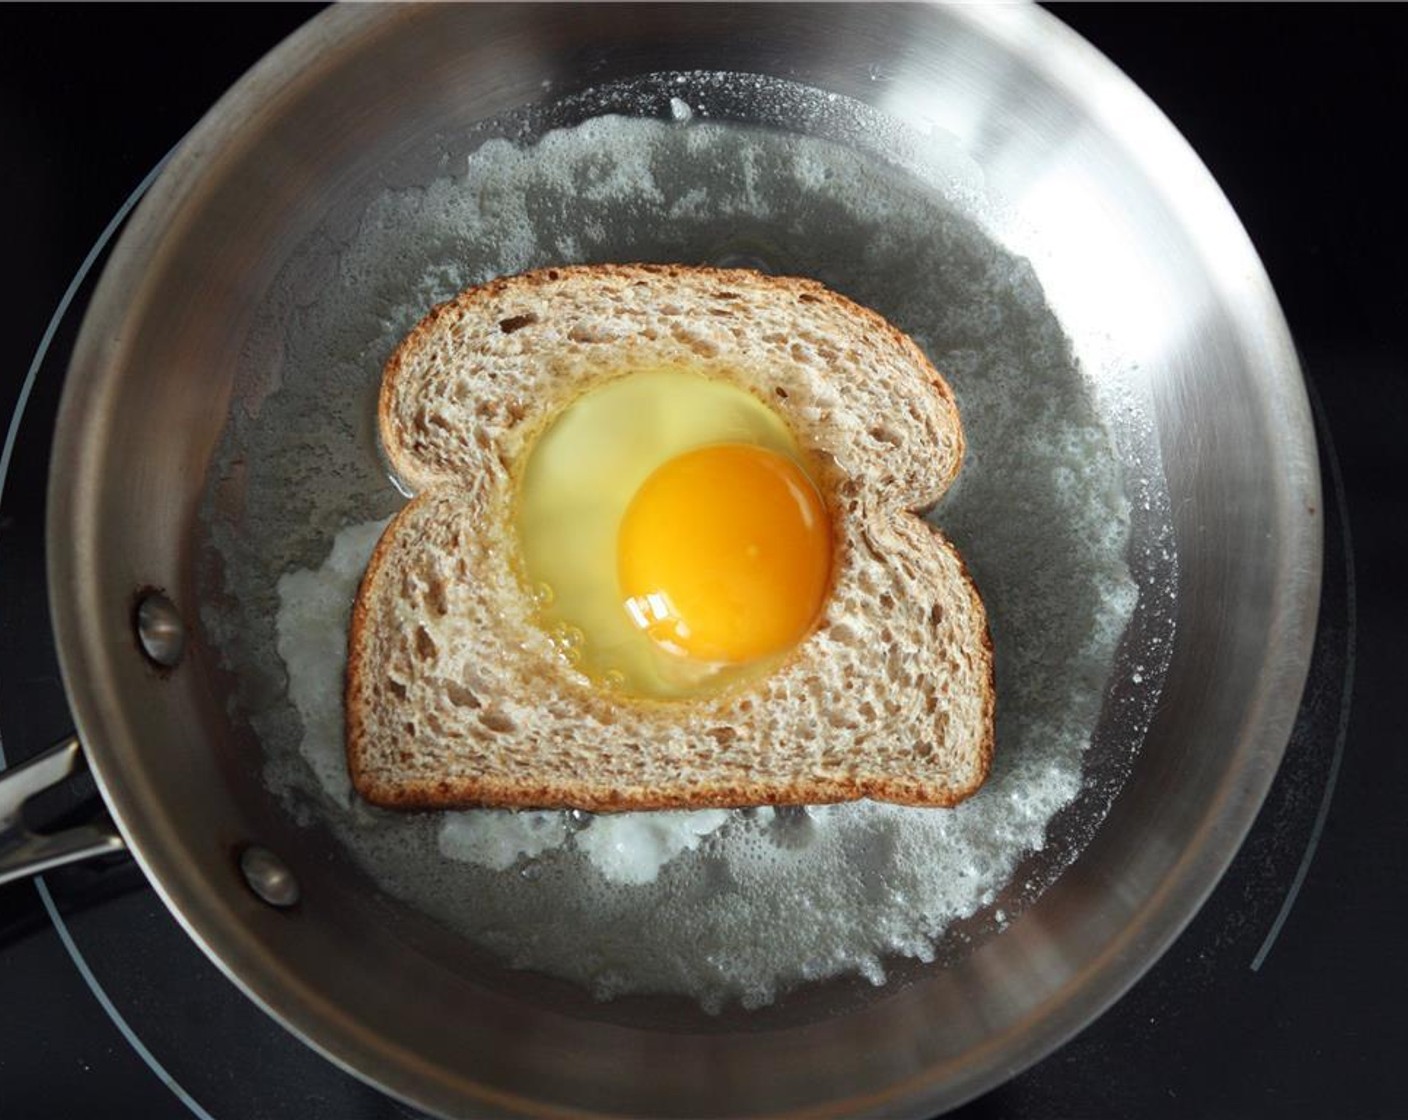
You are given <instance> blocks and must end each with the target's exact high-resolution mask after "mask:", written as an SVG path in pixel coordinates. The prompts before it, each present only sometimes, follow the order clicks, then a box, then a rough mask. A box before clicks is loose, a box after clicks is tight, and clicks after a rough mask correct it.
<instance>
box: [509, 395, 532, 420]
mask: <svg viewBox="0 0 1408 1120" xmlns="http://www.w3.org/2000/svg"><path fill="white" fill-rule="evenodd" d="M527 415H528V406H527V405H526V404H524V403H523V400H522V398H520V397H514V398H513V399H512V400H510V401H509V402H508V420H509V424H510V425H513V424H520V423H522V422H523V418H524V417H525V416H527Z"/></svg>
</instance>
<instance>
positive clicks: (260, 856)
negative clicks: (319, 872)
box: [240, 844, 298, 907]
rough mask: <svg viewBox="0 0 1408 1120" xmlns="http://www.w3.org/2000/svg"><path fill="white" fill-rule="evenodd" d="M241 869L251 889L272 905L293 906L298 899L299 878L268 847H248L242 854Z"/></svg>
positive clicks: (253, 845) (256, 845)
mask: <svg viewBox="0 0 1408 1120" xmlns="http://www.w3.org/2000/svg"><path fill="white" fill-rule="evenodd" d="M240 870H241V871H243V872H244V881H245V882H246V883H248V884H249V889H250V890H252V891H253V892H254V893H255V894H257V895H258V896H259V897H260V898H262V899H263V900H264V901H265V902H267V903H268V904H269V905H270V906H280V907H283V906H292V905H293V904H294V903H295V902H297V901H298V880H297V879H295V878H294V877H293V872H292V871H290V870H289V869H288V864H286V863H285V862H284V861H283V860H281V859H280V858H279V857H278V856H276V855H275V854H274V853H273V852H271V851H269V849H268V848H261V847H260V846H259V845H258V844H252V845H250V846H249V847H248V848H246V849H245V850H244V851H243V852H242V853H241V854H240Z"/></svg>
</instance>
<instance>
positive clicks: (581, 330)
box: [567, 323, 617, 342]
mask: <svg viewBox="0 0 1408 1120" xmlns="http://www.w3.org/2000/svg"><path fill="white" fill-rule="evenodd" d="M567 337H568V338H570V339H571V340H572V341H573V342H614V341H616V337H617V335H616V332H615V331H613V330H612V329H611V328H610V327H608V326H606V324H604V323H574V324H572V329H571V330H569V331H568V332H567Z"/></svg>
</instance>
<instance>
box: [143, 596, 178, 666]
mask: <svg viewBox="0 0 1408 1120" xmlns="http://www.w3.org/2000/svg"><path fill="white" fill-rule="evenodd" d="M137 640H138V641H139V642H141V643H142V652H143V653H145V654H146V655H147V656H148V657H149V658H151V660H152V661H153V662H154V663H155V664H157V665H160V666H161V667H162V668H164V669H171V668H173V667H175V665H176V663H177V662H179V661H180V660H181V655H182V654H183V653H185V652H186V627H185V626H184V625H183V624H182V622H181V616H180V615H179V614H177V613H176V605H175V604H174V603H172V602H171V600H170V599H168V598H167V597H166V596H165V595H163V594H162V593H161V592H160V591H148V592H147V593H146V594H145V595H143V596H142V597H141V599H140V600H138V602H137Z"/></svg>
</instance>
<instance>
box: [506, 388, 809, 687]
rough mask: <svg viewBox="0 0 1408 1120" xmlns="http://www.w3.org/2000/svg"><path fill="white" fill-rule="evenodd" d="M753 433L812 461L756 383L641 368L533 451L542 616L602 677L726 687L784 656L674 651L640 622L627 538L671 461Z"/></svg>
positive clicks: (569, 411) (565, 416) (569, 417)
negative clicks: (642, 502) (703, 657)
mask: <svg viewBox="0 0 1408 1120" xmlns="http://www.w3.org/2000/svg"><path fill="white" fill-rule="evenodd" d="M718 443H744V444H751V445H754V446H758V447H763V448H767V449H768V450H771V451H775V452H778V453H779V454H782V455H786V456H788V457H789V458H791V459H792V460H793V461H795V462H797V463H798V464H799V465H800V466H802V468H803V470H805V469H806V466H805V462H804V461H803V457H802V454H801V451H800V449H799V447H798V445H797V441H796V439H795V437H794V436H793V434H792V432H791V430H790V429H789V428H788V427H787V425H786V423H785V422H784V421H783V420H782V418H781V417H780V416H778V415H777V414H776V413H775V412H773V411H772V409H770V408H768V407H767V405H765V404H763V403H762V402H761V401H759V400H758V399H757V398H756V397H754V396H753V395H752V394H750V393H748V392H747V391H746V390H744V389H741V388H739V387H738V386H736V385H733V384H730V383H729V382H727V381H723V380H719V379H715V378H710V377H706V376H704V375H702V374H700V373H698V372H695V371H691V370H687V369H654V370H649V371H640V372H635V373H631V374H628V375H626V376H624V377H620V378H618V379H617V380H614V381H611V382H608V383H606V384H605V385H603V386H601V387H600V388H597V389H595V390H593V391H592V392H590V393H588V394H587V395H586V396H583V397H581V398H580V399H578V400H576V401H574V402H573V403H572V404H570V405H569V406H568V407H567V408H566V409H564V410H563V412H562V414H561V415H560V416H558V417H557V418H556V420H555V421H553V423H552V424H551V425H550V426H549V427H548V428H547V430H546V431H544V433H543V434H542V435H541V436H540V437H539V439H538V440H537V442H536V443H535V444H534V446H533V447H532V449H531V451H530V452H529V455H528V458H527V460H526V462H525V465H524V468H523V471H522V475H521V479H520V483H519V489H518V496H517V503H516V509H515V511H514V520H515V523H516V528H517V537H518V543H519V547H520V550H521V552H520V555H521V563H522V569H523V575H524V580H525V584H526V586H527V589H528V592H529V594H530V595H532V596H533V597H534V599H535V600H536V602H537V604H538V621H539V623H540V625H542V626H543V627H544V628H545V629H546V630H547V631H548V633H549V634H550V635H552V637H553V639H554V643H555V644H556V645H557V647H558V649H559V650H560V651H561V652H562V654H563V656H564V657H565V658H566V660H567V661H568V662H569V663H570V664H571V665H572V666H573V667H575V668H576V669H577V670H579V671H580V672H581V673H582V674H583V675H584V676H585V677H586V678H587V680H589V681H591V682H593V683H594V684H595V685H597V686H599V687H608V688H617V689H620V690H622V691H624V692H627V693H634V694H637V695H642V696H647V697H659V698H672V697H680V696H689V695H695V694H698V693H701V692H709V691H715V690H717V689H720V688H723V687H727V686H728V685H730V684H732V683H735V682H737V681H738V680H741V679H748V678H751V677H755V676H757V675H758V674H760V673H762V672H766V671H767V670H768V669H769V668H771V667H772V666H773V665H774V664H775V663H776V661H777V660H778V659H777V658H772V659H767V660H766V661H764V662H754V663H752V664H750V665H746V666H729V667H723V666H720V665H716V664H705V663H700V662H697V661H692V660H690V659H689V658H685V657H680V656H676V655H671V654H669V653H666V652H665V651H663V650H661V649H660V648H659V647H658V646H656V645H655V643H654V642H652V641H651V640H650V639H649V638H648V637H647V636H646V635H645V634H643V633H642V632H641V630H640V629H639V628H637V626H636V625H635V624H634V623H633V622H632V621H631V618H630V616H629V614H628V613H627V611H626V610H625V607H624V603H623V596H622V594H621V591H620V587H619V583H618V579H617V537H618V535H619V533H620V528H621V519H622V517H623V516H624V514H625V512H626V509H627V507H628V506H629V505H630V502H631V499H632V498H633V497H634V496H635V493H636V491H637V490H639V489H640V486H641V484H642V483H643V482H645V480H646V479H647V478H648V477H649V476H650V475H651V474H652V473H653V472H654V471H655V470H656V469H657V468H659V467H660V466H662V465H663V464H665V463H667V462H669V461H670V460H671V459H673V458H675V457H676V456H678V455H682V454H684V453H685V452H687V451H692V450H694V449H695V448H698V447H704V446H707V445H710V444H718Z"/></svg>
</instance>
